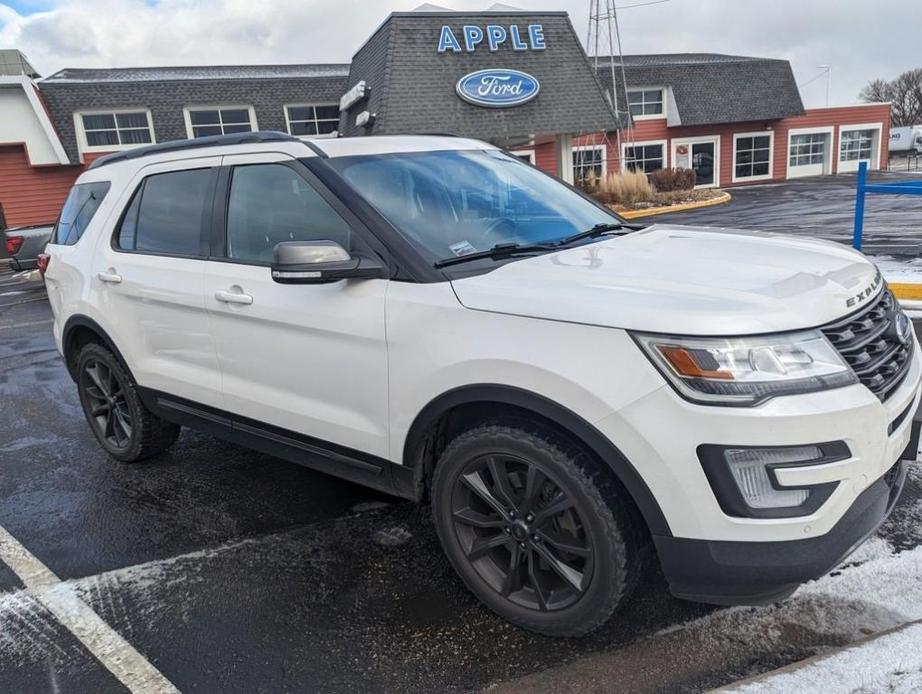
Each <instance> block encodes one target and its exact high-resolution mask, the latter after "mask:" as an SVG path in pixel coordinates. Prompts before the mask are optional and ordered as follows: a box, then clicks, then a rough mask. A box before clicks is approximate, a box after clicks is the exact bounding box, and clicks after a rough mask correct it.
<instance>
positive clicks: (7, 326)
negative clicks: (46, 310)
mask: <svg viewBox="0 0 922 694" xmlns="http://www.w3.org/2000/svg"><path fill="white" fill-rule="evenodd" d="M49 323H54V319H52V318H49V319H48V320H33V321H27V322H25V323H7V324H2V323H0V330H13V329H14V328H30V327H32V326H33V325H48V324H49Z"/></svg>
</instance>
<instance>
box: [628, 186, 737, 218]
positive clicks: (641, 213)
mask: <svg viewBox="0 0 922 694" xmlns="http://www.w3.org/2000/svg"><path fill="white" fill-rule="evenodd" d="M732 199H733V198H732V196H731V195H730V193H727V192H726V191H725V192H724V193H722V194H721V195H718V196H717V197H716V198H711V199H710V200H697V201H695V202H685V203H682V204H680V205H666V206H665V207H648V208H646V209H643V210H615V213H616V214H617V215H619V216H621V217H624V218H625V219H640V218H642V217H653V216H655V215H658V214H668V213H669V212H684V211H685V210H697V209H698V208H700V207H713V206H714V205H723V204H724V203H728V202H730V201H731V200H732Z"/></svg>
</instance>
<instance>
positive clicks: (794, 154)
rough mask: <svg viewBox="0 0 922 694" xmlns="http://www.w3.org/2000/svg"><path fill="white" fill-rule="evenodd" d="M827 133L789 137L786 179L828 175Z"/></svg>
mask: <svg viewBox="0 0 922 694" xmlns="http://www.w3.org/2000/svg"><path fill="white" fill-rule="evenodd" d="M829 140H830V135H829V133H803V134H799V135H791V142H790V148H789V150H788V151H789V155H788V156H789V160H788V178H796V177H799V176H822V175H823V174H827V173H829V160H830V157H829V150H830V146H829Z"/></svg>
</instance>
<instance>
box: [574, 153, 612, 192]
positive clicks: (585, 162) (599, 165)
mask: <svg viewBox="0 0 922 694" xmlns="http://www.w3.org/2000/svg"><path fill="white" fill-rule="evenodd" d="M604 175H605V147H604V146H603V145H590V146H587V147H574V148H573V182H574V183H576V184H577V185H587V184H592V183H594V182H595V181H598V180H599V179H601V178H602V177H603V176H604Z"/></svg>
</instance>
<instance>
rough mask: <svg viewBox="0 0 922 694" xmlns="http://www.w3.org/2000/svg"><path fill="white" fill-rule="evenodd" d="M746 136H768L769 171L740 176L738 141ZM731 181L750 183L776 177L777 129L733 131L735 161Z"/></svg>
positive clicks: (732, 163) (731, 170)
mask: <svg viewBox="0 0 922 694" xmlns="http://www.w3.org/2000/svg"><path fill="white" fill-rule="evenodd" d="M744 137H768V173H767V174H758V175H755V176H738V175H737V174H736V166H737V163H736V156H737V152H738V148H737V143H738V142H739V140H741V139H742V138H744ZM731 167H732V168H731V169H730V181H731V182H733V183H749V182H750V181H768V180H771V179H772V178H774V173H775V131H774V129H772V130H756V131H754V132H747V133H733V161H732V162H731Z"/></svg>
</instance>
